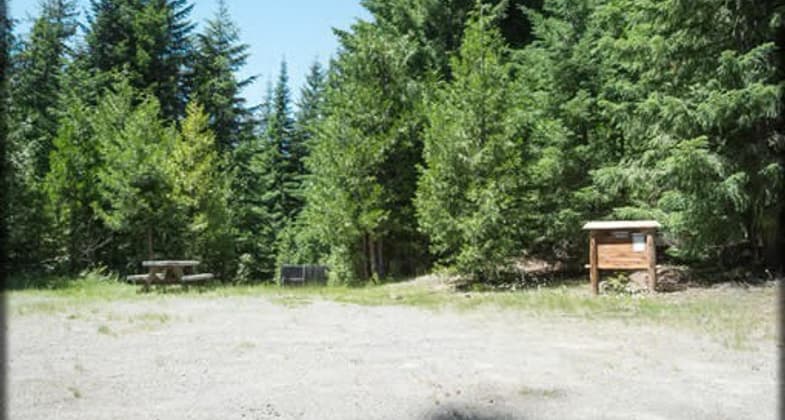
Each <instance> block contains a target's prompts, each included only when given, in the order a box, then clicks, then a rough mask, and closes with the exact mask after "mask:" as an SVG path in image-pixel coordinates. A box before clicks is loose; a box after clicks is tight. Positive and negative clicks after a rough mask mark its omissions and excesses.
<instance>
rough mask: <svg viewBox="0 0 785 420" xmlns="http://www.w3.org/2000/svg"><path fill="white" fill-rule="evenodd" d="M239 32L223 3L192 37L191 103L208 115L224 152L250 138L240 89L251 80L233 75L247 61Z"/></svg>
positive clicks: (248, 116)
mask: <svg viewBox="0 0 785 420" xmlns="http://www.w3.org/2000/svg"><path fill="white" fill-rule="evenodd" d="M239 40H240V36H239V31H238V29H237V27H236V25H235V24H234V22H232V20H231V17H230V16H229V10H228V8H227V7H226V3H225V2H224V1H220V2H219V3H218V11H217V12H216V14H215V16H214V17H213V18H212V19H210V20H209V21H208V22H207V27H206V28H205V31H204V33H202V34H199V35H198V36H197V38H196V51H195V57H194V62H193V68H192V70H191V73H190V75H189V80H188V84H189V85H190V86H189V90H190V96H191V98H192V100H195V101H198V102H199V103H200V104H202V106H203V107H204V111H205V113H207V115H208V116H209V121H210V129H211V130H212V132H213V133H215V139H216V142H217V145H218V148H219V149H218V150H219V151H227V150H230V149H232V148H234V147H237V145H238V144H240V142H241V141H242V140H243V138H247V137H248V136H250V135H252V128H253V127H252V125H253V121H252V118H251V117H252V112H253V109H249V108H247V107H246V106H245V98H244V97H242V96H240V93H241V92H242V90H243V89H244V88H245V87H247V86H248V85H250V84H251V83H253V81H254V80H255V79H256V78H255V77H248V78H245V79H242V80H238V78H237V72H238V71H239V70H240V69H241V68H242V67H243V66H244V65H245V61H246V59H247V58H248V52H247V51H248V45H247V44H242V43H240V42H239Z"/></svg>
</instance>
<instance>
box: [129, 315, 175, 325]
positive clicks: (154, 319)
mask: <svg viewBox="0 0 785 420" xmlns="http://www.w3.org/2000/svg"><path fill="white" fill-rule="evenodd" d="M171 319H172V318H171V317H170V316H169V314H165V313H155V312H147V313H143V314H138V315H132V316H129V317H128V322H135V321H140V322H145V323H156V324H166V323H167V322H169V320H171Z"/></svg>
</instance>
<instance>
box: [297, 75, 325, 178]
mask: <svg viewBox="0 0 785 420" xmlns="http://www.w3.org/2000/svg"><path fill="white" fill-rule="evenodd" d="M324 89H325V74H324V70H322V66H321V65H320V64H319V62H318V61H314V62H313V64H312V65H311V67H310V68H309V70H308V75H307V76H306V78H305V86H303V88H302V89H301V90H300V99H299V100H298V102H297V115H296V116H295V125H294V131H295V136H294V137H295V144H296V145H297V148H299V151H298V154H299V156H298V159H297V166H296V168H295V169H296V171H297V173H300V174H304V173H305V167H304V161H303V159H304V158H305V156H307V155H308V141H309V140H310V139H311V138H312V137H313V135H314V127H315V125H316V124H317V123H318V122H319V121H320V120H321V119H322V117H323V116H324Z"/></svg>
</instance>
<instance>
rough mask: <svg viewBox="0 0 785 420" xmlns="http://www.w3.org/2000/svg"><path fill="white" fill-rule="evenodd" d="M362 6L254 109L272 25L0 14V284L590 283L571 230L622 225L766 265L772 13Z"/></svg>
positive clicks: (438, 2) (690, 252) (659, 0)
mask: <svg viewBox="0 0 785 420" xmlns="http://www.w3.org/2000/svg"><path fill="white" fill-rule="evenodd" d="M263 4H264V3H260V4H259V7H263ZM362 5H363V7H364V8H365V9H366V10H367V11H368V12H369V14H370V16H372V18H371V19H367V20H362V19H357V20H355V21H354V23H353V24H352V25H351V27H350V28H348V29H346V30H338V29H336V30H334V36H335V37H337V39H338V40H339V48H338V50H337V51H335V52H334V54H333V56H332V57H331V58H330V59H329V60H325V61H324V62H321V63H320V62H318V61H315V62H314V63H313V65H312V67H311V68H310V71H309V74H308V76H307V79H306V82H305V84H304V85H303V86H291V85H290V82H289V76H288V73H287V65H286V62H285V61H282V62H281V65H280V69H279V71H278V72H277V74H276V75H273V77H272V83H271V84H270V85H269V88H268V89H267V92H266V94H265V100H264V101H263V102H262V103H260V104H254V103H248V101H246V99H245V97H244V96H243V94H242V92H243V90H244V89H245V88H246V87H248V86H249V85H250V84H251V83H253V81H254V79H253V78H242V77H240V75H239V74H240V72H239V71H240V69H244V68H245V66H246V60H247V58H248V54H249V53H248V48H249V47H248V44H247V43H257V42H258V43H269V42H275V40H257V39H243V38H241V36H240V33H239V31H238V27H237V25H236V24H235V22H234V21H233V17H232V14H231V13H230V10H229V9H228V8H227V7H226V5H225V4H224V3H223V2H220V3H219V5H218V6H217V7H216V10H215V11H214V14H213V17H212V18H210V19H209V20H208V21H207V22H203V23H202V24H200V26H199V27H198V28H197V26H196V22H195V21H194V20H193V19H192V17H191V10H192V7H193V5H192V4H191V1H190V0H90V2H89V6H88V7H87V9H86V13H79V11H78V9H77V5H76V3H75V0H42V1H41V2H40V7H39V9H38V13H37V15H36V16H34V18H35V20H34V22H33V24H32V26H31V27H30V30H29V31H26V33H20V32H19V31H16V30H15V29H14V22H13V21H10V20H5V21H4V22H2V31H3V34H2V35H3V39H2V42H3V45H4V47H3V48H2V50H3V53H4V54H3V55H4V57H3V67H4V78H3V83H4V84H5V86H4V90H3V91H4V92H5V94H4V98H2V105H0V106H1V107H2V109H1V110H0V111H2V112H1V114H2V115H3V118H2V119H3V121H2V127H0V128H1V129H2V130H0V131H2V133H1V134H4V138H5V140H6V141H5V143H4V145H3V146H4V149H3V159H4V160H3V176H2V180H3V193H2V200H1V201H2V219H3V220H2V225H3V229H4V237H5V248H6V254H7V255H6V270H7V271H6V273H8V274H10V275H22V274H25V273H27V274H30V273H59V274H64V275H68V274H73V273H78V272H80V271H82V270H85V269H91V268H95V267H105V268H106V269H108V270H111V271H113V272H116V273H119V274H122V275H124V274H128V273H134V272H138V271H139V269H140V267H141V262H142V261H144V260H149V259H154V258H158V259H195V260H199V261H201V262H202V265H203V266H204V270H206V271H211V272H213V273H216V277H217V278H219V279H221V281H223V282H227V283H256V282H269V281H273V280H274V279H275V278H276V276H277V275H278V274H277V273H278V271H279V270H280V267H281V265H283V264H320V265H325V266H327V267H329V282H330V284H333V285H357V284H365V283H367V282H379V281H385V280H387V279H397V278H407V277H413V276H416V275H420V274H423V273H427V272H430V271H432V270H442V269H445V270H450V271H451V272H454V273H457V274H459V275H461V276H465V277H467V278H471V279H473V280H475V281H479V282H491V283H492V282H494V281H497V280H499V279H502V278H504V277H505V276H508V275H514V273H515V267H516V263H517V262H519V261H521V260H522V259H526V258H539V259H544V260H546V261H552V262H557V261H558V262H560V263H561V264H563V265H564V266H565V267H577V270H578V271H579V272H581V273H585V269H584V268H583V265H584V263H585V262H586V261H587V258H588V257H587V255H588V246H587V244H588V239H587V235H586V232H585V231H582V230H581V227H582V225H583V224H584V223H585V222H586V221H589V220H641V219H652V220H656V221H658V222H659V223H660V224H661V225H662V228H661V229H660V232H659V234H660V236H661V237H660V238H659V240H660V241H661V242H662V243H661V247H662V252H661V254H660V257H659V258H660V259H661V260H663V261H669V262H673V263H674V264H683V265H688V266H691V267H704V268H709V269H714V270H716V271H718V272H720V271H729V270H732V269H735V268H738V267H743V268H744V269H745V270H753V271H757V272H766V271H768V272H771V273H775V272H777V271H779V272H782V270H783V265H782V264H783V259H784V258H783V256H785V119H784V118H783V104H784V102H783V96H784V95H783V88H785V83H783V80H785V79H784V78H783V75H785V73H784V72H783V65H782V60H781V58H780V57H781V56H782V55H783V50H782V39H783V27H784V26H785V22H783V20H784V19H785V5H784V4H783V3H782V2H780V1H772V0H769V1H753V0H736V1H717V0H363V1H362ZM231 12H232V13H238V12H240V11H235V10H233V11H231ZM197 29H198V30H197ZM251 70H253V69H251ZM293 98H297V99H296V101H295V99H293ZM581 270H583V271H581Z"/></svg>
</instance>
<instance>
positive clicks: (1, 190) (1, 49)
mask: <svg viewBox="0 0 785 420" xmlns="http://www.w3.org/2000/svg"><path fill="white" fill-rule="evenodd" d="M7 13H8V10H7V9H6V2H5V0H0V115H7V113H8V84H7V82H6V80H7V75H8V70H9V68H10V65H9V64H10V63H9V61H10V60H9V55H10V54H9V50H10V49H11V44H12V32H11V22H10V21H9V19H8V15H7ZM7 134H8V121H7V119H6V118H0V139H2V140H0V221H2V223H0V258H3V261H5V262H6V264H7V262H8V259H7V258H8V251H9V247H8V241H7V237H8V236H7V235H8V224H7V223H6V222H7V220H8V219H7V217H8V214H9V203H8V201H9V200H8V198H9V194H8V193H9V184H10V183H9V182H8V179H9V178H10V177H9V176H8V169H9V165H8V155H7V148H6V142H5V139H6V138H7ZM9 268H10V267H9V266H8V265H5V266H4V267H3V270H4V272H5V273H8V272H9V271H10V270H9Z"/></svg>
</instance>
